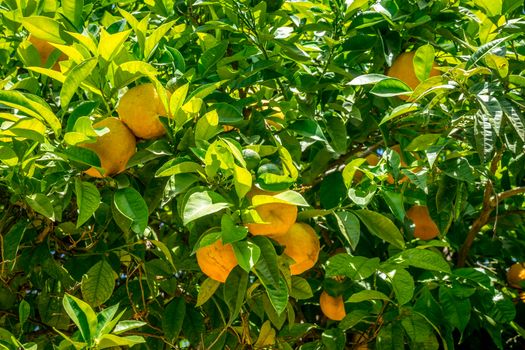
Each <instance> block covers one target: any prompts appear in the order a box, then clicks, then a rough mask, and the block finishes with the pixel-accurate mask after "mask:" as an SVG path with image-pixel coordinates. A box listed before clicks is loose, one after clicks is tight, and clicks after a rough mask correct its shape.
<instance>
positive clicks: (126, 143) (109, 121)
mask: <svg viewBox="0 0 525 350" xmlns="http://www.w3.org/2000/svg"><path fill="white" fill-rule="evenodd" d="M93 127H94V128H108V129H109V132H107V133H106V134H104V135H102V136H99V137H97V140H96V142H95V143H83V144H80V145H79V146H80V147H84V148H87V149H90V150H92V151H93V152H95V153H96V154H97V155H98V157H99V158H100V166H101V167H102V168H103V169H104V170H105V173H104V175H102V174H100V172H99V171H98V170H97V169H95V168H90V169H88V170H87V171H86V172H85V173H86V174H88V175H90V176H93V177H105V176H112V175H115V174H118V173H120V172H122V171H124V170H125V169H126V164H127V163H128V161H129V159H130V158H131V156H133V155H134V154H135V146H136V141H135V136H133V134H132V133H131V131H130V130H129V129H128V128H127V127H126V125H124V124H123V123H122V122H121V121H120V120H119V119H118V118H113V117H111V118H106V119H104V120H102V121H100V122H98V123H95V124H93Z"/></svg>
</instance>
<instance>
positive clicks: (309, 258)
mask: <svg viewBox="0 0 525 350" xmlns="http://www.w3.org/2000/svg"><path fill="white" fill-rule="evenodd" d="M272 239H274V240H275V241H277V242H278V243H279V244H280V245H282V246H284V254H286V255H288V256H289V257H290V258H292V259H293V260H294V261H295V262H294V263H293V264H292V265H290V272H291V273H292V275H299V274H301V273H303V272H305V271H306V270H309V269H311V268H312V267H314V265H315V263H316V262H317V259H318V258H319V251H320V250H321V244H320V242H319V238H317V235H316V234H315V231H314V229H313V228H312V227H311V226H310V225H308V224H305V223H295V224H293V225H292V227H291V228H290V230H288V232H286V234H284V235H280V236H275V237H274V236H272Z"/></svg>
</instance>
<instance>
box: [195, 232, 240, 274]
mask: <svg viewBox="0 0 525 350" xmlns="http://www.w3.org/2000/svg"><path fill="white" fill-rule="evenodd" d="M197 263H198V264H199V267H200V268H201V271H202V272H203V273H204V274H205V275H206V276H208V277H210V278H211V279H214V280H216V281H219V282H222V283H224V282H226V279H227V278H228V275H229V274H230V272H231V271H232V270H233V268H234V267H235V266H237V264H238V262H237V258H236V257H235V253H234V252H233V247H232V245H231V244H229V243H228V244H224V245H223V244H222V240H220V239H219V240H218V241H215V243H213V244H210V245H207V246H205V247H201V248H199V249H197Z"/></svg>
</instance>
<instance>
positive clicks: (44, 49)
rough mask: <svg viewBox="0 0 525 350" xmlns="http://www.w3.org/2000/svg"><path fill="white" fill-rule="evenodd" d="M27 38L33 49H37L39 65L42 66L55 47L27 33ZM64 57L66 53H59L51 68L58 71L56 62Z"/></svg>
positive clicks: (58, 67)
mask: <svg viewBox="0 0 525 350" xmlns="http://www.w3.org/2000/svg"><path fill="white" fill-rule="evenodd" d="M27 40H29V41H30V42H31V44H33V46H34V47H35V49H36V50H37V51H38V54H39V55H40V62H41V65H42V66H44V65H45V64H46V62H47V60H48V59H49V56H51V54H52V53H53V51H55V50H56V48H55V47H54V46H53V45H51V44H50V43H48V42H47V41H45V40H43V39H40V38H37V37H36V36H33V35H29V38H27ZM66 58H67V56H66V55H64V54H63V53H62V54H60V56H59V57H58V59H57V61H56V62H55V64H54V65H53V67H51V68H52V69H53V70H56V71H60V65H59V64H58V62H60V61H63V60H65V59H66Z"/></svg>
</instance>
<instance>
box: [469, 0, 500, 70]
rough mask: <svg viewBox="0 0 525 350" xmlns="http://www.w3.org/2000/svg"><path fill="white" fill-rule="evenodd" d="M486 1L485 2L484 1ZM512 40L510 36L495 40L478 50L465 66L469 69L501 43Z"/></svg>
mask: <svg viewBox="0 0 525 350" xmlns="http://www.w3.org/2000/svg"><path fill="white" fill-rule="evenodd" d="M484 1H485V0H484ZM486 1H492V0H486ZM496 1H498V0H496ZM509 39H510V36H507V37H504V38H500V39H496V40H493V41H491V42H488V43H486V44H485V45H482V46H480V47H479V48H478V50H477V51H476V52H474V54H473V55H472V56H470V58H469V59H468V61H467V63H466V64H465V69H469V68H470V67H472V66H473V65H475V64H476V63H477V62H478V61H479V60H481V59H482V58H483V57H484V56H485V55H486V54H488V53H489V52H490V51H492V49H494V48H495V47H497V46H498V45H500V44H501V43H504V42H507V40H509Z"/></svg>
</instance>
